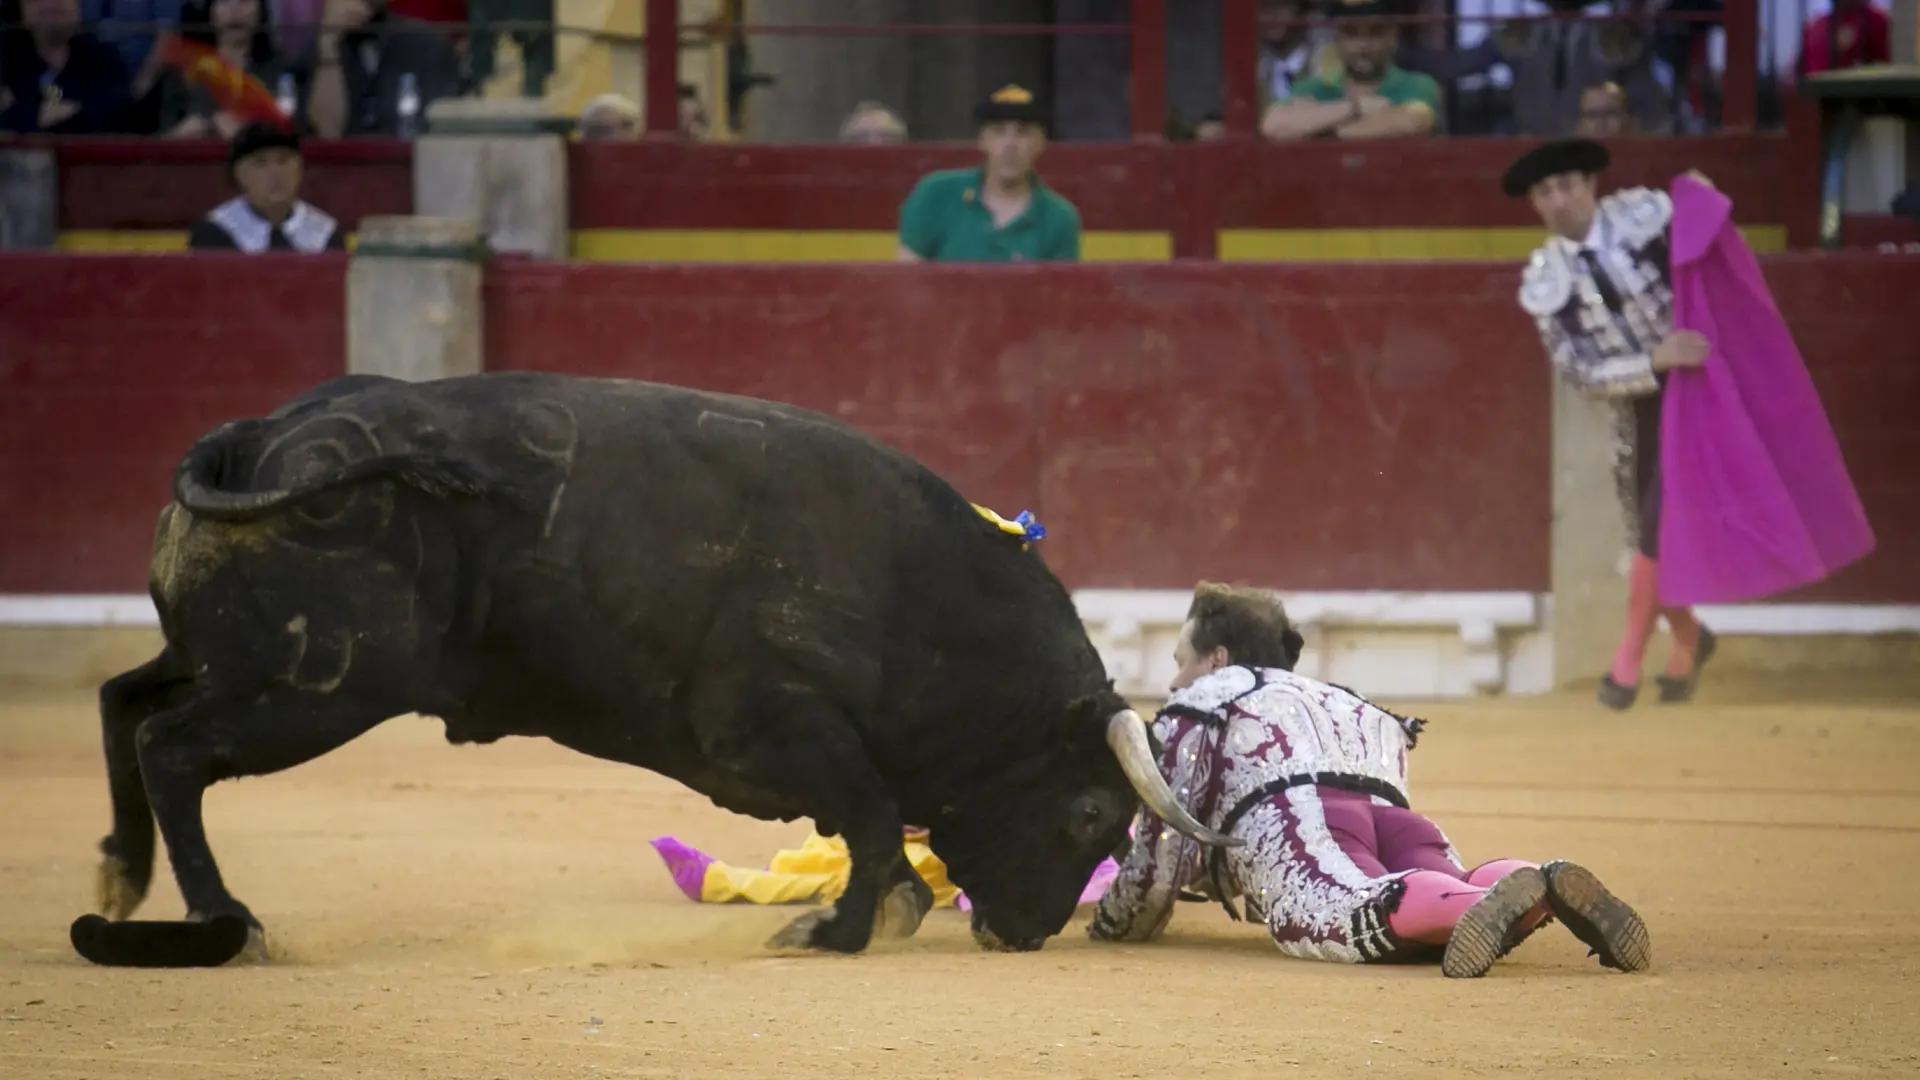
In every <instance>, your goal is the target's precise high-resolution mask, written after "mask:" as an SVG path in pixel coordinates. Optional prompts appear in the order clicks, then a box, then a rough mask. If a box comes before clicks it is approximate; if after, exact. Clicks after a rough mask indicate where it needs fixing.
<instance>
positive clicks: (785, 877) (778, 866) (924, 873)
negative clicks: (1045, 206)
mask: <svg viewBox="0 0 1920 1080" xmlns="http://www.w3.org/2000/svg"><path fill="white" fill-rule="evenodd" d="M656 846H657V845H656ZM903 847H904V850H905V852H906V855H907V862H908V863H909V864H911V865H912V866H913V869H914V872H915V873H917V874H919V875H920V878H921V880H923V881H925V882H926V883H927V887H928V888H931V889H932V890H933V906H934V907H952V906H953V901H954V897H956V896H958V895H959V893H960V889H959V888H958V887H957V886H955V885H954V884H953V883H951V882H949V881H948V880H947V867H946V864H945V863H942V862H941V861H940V859H939V857H938V856H936V855H935V854H934V853H933V849H932V848H929V847H928V846H927V845H926V844H925V843H923V842H921V841H919V840H908V841H906V842H905V844H904V845H903ZM661 855H662V856H663V857H667V853H666V851H664V850H663V851H662V852H661ZM672 861H673V860H672V859H671V858H669V863H671V862H672ZM852 865H853V857H852V856H851V855H850V854H848V852H847V842H846V841H845V840H843V839H841V838H840V837H838V836H833V837H827V836H821V835H820V834H819V833H811V834H809V835H808V836H807V839H806V841H805V842H804V843H802V844H801V845H800V847H799V848H797V849H788V850H785V851H781V852H777V853H776V854H775V855H774V856H773V859H772V861H771V862H769V863H768V864H767V868H766V869H765V870H748V869H743V868H741V867H737V866H728V865H727V864H726V863H723V862H720V861H718V860H714V861H712V862H708V863H707V865H706V869H705V872H704V873H703V874H702V875H701V878H700V885H699V890H700V895H699V896H698V897H695V899H697V900H699V901H700V902H701V903H703V904H733V903H749V904H826V903H832V902H833V901H834V900H837V899H839V897H840V894H841V893H842V892H844V891H846V888H847V872H848V870H849V868H850V867H851V866H852ZM677 876H678V875H676V877H677ZM689 884H691V883H689ZM686 891H687V892H689V893H691V892H692V890H691V889H687V890H686Z"/></svg>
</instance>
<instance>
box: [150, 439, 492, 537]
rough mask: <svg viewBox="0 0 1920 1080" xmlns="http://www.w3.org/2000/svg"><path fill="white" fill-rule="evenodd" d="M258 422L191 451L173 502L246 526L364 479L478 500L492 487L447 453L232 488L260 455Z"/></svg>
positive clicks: (384, 458) (391, 457)
mask: <svg viewBox="0 0 1920 1080" xmlns="http://www.w3.org/2000/svg"><path fill="white" fill-rule="evenodd" d="M262 426H263V425H262V424H261V422H259V421H245V422H242V423H238V424H227V425H226V426H224V427H222V428H220V429H219V430H218V431H215V432H214V433H213V434H211V435H208V436H207V437H206V438H204V439H201V440H200V441H199V442H197V443H195V444H194V445H193V448H192V449H190V450H188V451H187V456H186V458H185V459H184V460H182V461H181V462H180V468H179V469H178V470H176V471H175V473H174V477H173V497H174V500H175V501H176V502H178V503H179V504H180V505H181V506H183V507H185V508H186V509H187V510H188V511H190V512H191V513H193V514H194V515H195V516H197V517H203V518H209V519H212V520H215V521H246V520H252V519H255V518H259V517H263V516H266V515H268V514H273V513H277V512H279V511H282V510H285V509H288V508H290V507H291V506H293V505H294V504H296V503H299V502H301V501H303V500H306V499H310V498H312V497H314V496H316V495H321V494H324V493H326V492H329V491H332V490H334V489H336V488H341V487H346V486H349V485H352V484H357V483H360V482H362V481H366V480H391V481H395V482H397V483H402V484H406V485H407V486H409V487H412V488H415V489H416V490H419V491H421V492H424V493H426V494H428V495H432V496H435V497H438V498H449V497H453V496H477V495H481V494H485V493H487V492H488V491H489V490H490V488H491V485H490V484H489V483H488V480H487V478H486V476H485V475H484V474H483V473H482V472H481V471H480V470H479V469H478V468H476V467H474V466H473V465H471V464H469V463H468V462H465V461H461V460H459V459H458V458H453V457H448V456H446V455H443V454H429V453H420V452H412V451H409V452H404V453H397V454H380V455H377V456H375V457H370V458H362V459H361V460H359V461H353V462H349V463H347V464H345V465H342V466H340V467H339V468H336V469H333V470H332V471H330V472H327V473H324V474H322V475H320V476H316V477H312V478H309V479H307V480H305V481H302V482H301V483H300V484H298V485H297V486H295V487H291V488H274V489H271V490H267V491H235V490H232V489H231V488H230V487H229V486H228V485H229V483H230V482H231V481H232V480H233V479H234V478H236V477H239V476H241V475H243V474H244V473H245V472H246V471H248V470H247V469H245V468H243V466H245V465H249V464H250V463H251V460H252V457H253V455H254V454H255V453H257V447H258V439H257V436H258V434H259V432H260V430H261V428H262Z"/></svg>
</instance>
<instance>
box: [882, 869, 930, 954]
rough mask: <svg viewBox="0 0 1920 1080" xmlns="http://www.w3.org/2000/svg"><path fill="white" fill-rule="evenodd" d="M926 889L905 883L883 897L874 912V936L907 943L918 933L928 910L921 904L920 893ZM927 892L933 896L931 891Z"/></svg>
mask: <svg viewBox="0 0 1920 1080" xmlns="http://www.w3.org/2000/svg"><path fill="white" fill-rule="evenodd" d="M925 889H926V886H924V885H923V886H921V887H920V889H916V888H914V887H913V882H910V881H903V882H901V883H900V884H898V885H895V886H894V887H893V888H892V889H891V890H890V891H889V892H888V893H887V894H886V895H885V896H883V897H881V898H880V904H879V906H878V907H877V908H876V909H875V910H874V915H873V936H874V937H877V938H888V939H891V940H894V941H905V940H906V939H907V938H910V937H912V936H913V935H914V934H915V933H916V932H918V931H919V929H920V922H921V920H922V919H923V918H925V917H926V913H927V910H928V909H927V908H925V907H922V906H921V904H920V892H921V891H922V890H925ZM927 892H928V894H929V895H931V890H927Z"/></svg>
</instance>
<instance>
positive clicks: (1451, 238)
mask: <svg viewBox="0 0 1920 1080" xmlns="http://www.w3.org/2000/svg"><path fill="white" fill-rule="evenodd" d="M1740 233H1741V235H1742V236H1744V237H1746V240H1747V244H1748V246H1750V247H1752V248H1753V250H1754V251H1756V252H1762V253H1765V252H1776V251H1785V250H1787V229H1786V226H1784V225H1747V226H1743V227H1742V228H1741V229H1740ZM1542 238H1543V237H1542V233H1541V232H1540V230H1539V229H1531V228H1517V229H1516V228H1500V229H1222V230H1220V235H1219V243H1218V252H1219V257H1220V261H1221V262H1362V261H1369V260H1392V261H1399V260H1411V261H1417V260H1435V259H1441V260H1470V261H1489V260H1497V261H1503V262H1504V261H1515V260H1519V259H1524V258H1526V257H1527V256H1528V255H1531V254H1532V253H1533V250H1534V249H1535V248H1537V247H1539V246H1540V241H1541V239H1542Z"/></svg>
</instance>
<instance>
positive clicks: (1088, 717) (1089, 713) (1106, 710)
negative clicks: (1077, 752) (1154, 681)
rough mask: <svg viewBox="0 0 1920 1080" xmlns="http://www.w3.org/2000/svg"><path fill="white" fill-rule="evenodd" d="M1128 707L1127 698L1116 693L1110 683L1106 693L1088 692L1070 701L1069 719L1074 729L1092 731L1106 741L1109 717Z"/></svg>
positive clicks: (1068, 704)
mask: <svg viewBox="0 0 1920 1080" xmlns="http://www.w3.org/2000/svg"><path fill="white" fill-rule="evenodd" d="M1126 707H1127V700H1126V699H1125V698H1123V697H1121V696H1120V695H1119V694H1116V693H1114V692H1113V689H1112V686H1111V685H1109V686H1108V688H1107V690H1106V692H1104V693H1099V694H1088V695H1086V696H1085V697H1077V698H1074V699H1073V700H1072V701H1070V702H1068V703H1067V721H1068V723H1070V724H1071V725H1072V726H1073V730H1074V731H1076V732H1081V731H1091V732H1093V733H1094V734H1095V735H1096V736H1097V737H1098V738H1100V739H1101V740H1102V741H1104V740H1105V739H1106V737H1107V736H1106V732H1107V719H1108V718H1109V717H1111V716H1112V715H1113V714H1114V713H1117V712H1119V711H1120V710H1121V709H1124V708H1126Z"/></svg>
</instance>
